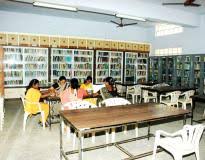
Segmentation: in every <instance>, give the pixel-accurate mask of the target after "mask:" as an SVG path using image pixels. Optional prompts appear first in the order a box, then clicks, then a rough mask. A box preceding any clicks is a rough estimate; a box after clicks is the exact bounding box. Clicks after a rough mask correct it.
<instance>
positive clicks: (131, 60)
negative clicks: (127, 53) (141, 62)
mask: <svg viewBox="0 0 205 160" xmlns="http://www.w3.org/2000/svg"><path fill="white" fill-rule="evenodd" d="M135 63H136V59H130V58H127V59H126V64H135Z"/></svg>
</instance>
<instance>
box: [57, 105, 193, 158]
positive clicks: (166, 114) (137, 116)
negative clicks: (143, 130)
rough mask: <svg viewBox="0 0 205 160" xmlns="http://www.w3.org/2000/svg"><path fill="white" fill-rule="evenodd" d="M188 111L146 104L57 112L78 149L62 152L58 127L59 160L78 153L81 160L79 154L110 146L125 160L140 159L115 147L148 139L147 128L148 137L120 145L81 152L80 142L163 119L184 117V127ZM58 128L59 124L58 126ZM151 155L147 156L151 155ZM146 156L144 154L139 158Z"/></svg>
mask: <svg viewBox="0 0 205 160" xmlns="http://www.w3.org/2000/svg"><path fill="white" fill-rule="evenodd" d="M188 114H190V111H188V110H183V109H177V108H174V107H165V106H163V105H161V104H156V103H148V104H131V105H127V106H113V107H105V108H93V109H82V110H67V111H60V120H61V122H62V121H64V122H66V123H68V124H69V125H70V126H71V127H73V128H74V130H75V132H76V133H77V135H78V140H79V146H78V150H75V151H69V152H65V151H64V149H63V139H62V130H61V127H60V159H62V158H63V157H64V158H65V159H67V155H69V154H74V153H78V154H79V160H82V152H83V151H89V150H93V149H97V148H98V149H99V148H103V147H106V146H111V145H114V146H116V147H117V148H119V149H120V150H121V151H122V152H124V153H125V154H127V155H128V156H129V158H128V159H133V158H134V159H136V158H137V157H138V158H139V157H141V156H142V155H137V156H134V155H132V154H131V153H129V152H128V151H127V150H126V149H124V148H122V147H121V146H120V147H119V144H122V143H125V142H127V141H129V142H131V141H133V140H139V139H142V138H149V136H150V127H148V135H146V136H141V137H136V138H132V139H129V140H124V141H120V142H114V143H109V144H106V145H100V146H95V147H90V148H84V149H83V146H82V139H81V137H83V135H84V134H86V133H90V132H95V131H102V130H106V129H109V128H113V127H120V126H124V125H128V124H139V123H148V124H149V126H150V123H151V122H153V121H159V120H164V119H170V118H173V117H180V116H182V117H184V123H186V118H187V115H188ZM60 124H61V123H60ZM151 154H152V152H149V153H147V155H151ZM143 155H144V156H147V155H146V154H143Z"/></svg>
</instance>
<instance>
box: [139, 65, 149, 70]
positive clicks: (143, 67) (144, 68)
mask: <svg viewBox="0 0 205 160" xmlns="http://www.w3.org/2000/svg"><path fill="white" fill-rule="evenodd" d="M137 69H139V70H146V69H147V67H146V66H145V65H138V66H137Z"/></svg>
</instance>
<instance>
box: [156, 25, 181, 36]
mask: <svg viewBox="0 0 205 160" xmlns="http://www.w3.org/2000/svg"><path fill="white" fill-rule="evenodd" d="M181 32H183V27H181V26H178V25H173V24H157V25H156V26H155V36H156V37H159V36H165V35H171V34H176V33H181Z"/></svg>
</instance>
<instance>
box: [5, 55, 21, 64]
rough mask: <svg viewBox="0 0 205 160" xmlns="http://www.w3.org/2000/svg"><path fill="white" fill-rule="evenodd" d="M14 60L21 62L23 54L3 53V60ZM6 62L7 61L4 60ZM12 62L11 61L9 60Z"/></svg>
mask: <svg viewBox="0 0 205 160" xmlns="http://www.w3.org/2000/svg"><path fill="white" fill-rule="evenodd" d="M8 60H10V61H12V60H13V61H16V62H18V63H21V61H23V55H22V54H5V55H4V61H8ZM6 63H8V62H6ZM11 63H12V62H11Z"/></svg>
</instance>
